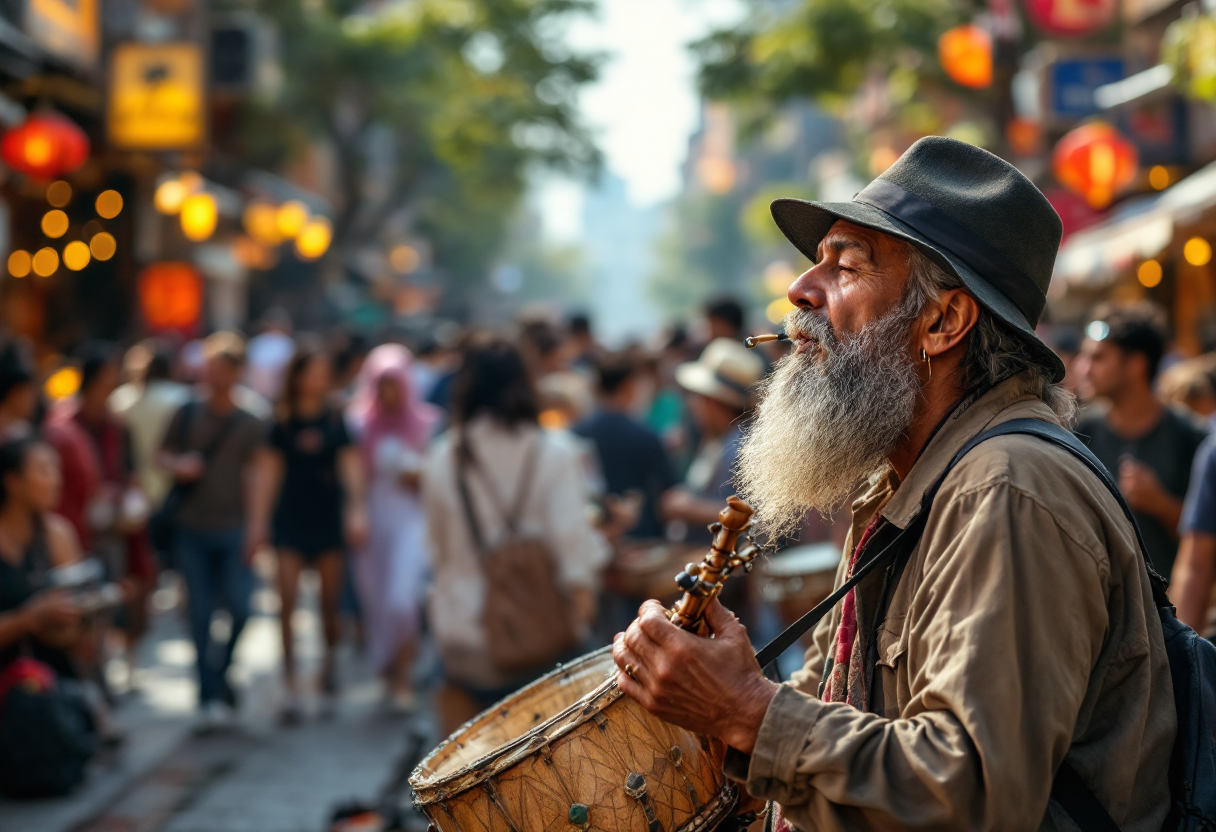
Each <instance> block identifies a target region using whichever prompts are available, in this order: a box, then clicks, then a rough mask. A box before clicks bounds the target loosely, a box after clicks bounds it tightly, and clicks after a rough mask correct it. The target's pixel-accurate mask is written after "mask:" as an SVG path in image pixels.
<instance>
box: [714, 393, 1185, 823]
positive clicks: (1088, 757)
mask: <svg viewBox="0 0 1216 832" xmlns="http://www.w3.org/2000/svg"><path fill="white" fill-rule="evenodd" d="M1025 417H1031V418H1039V419H1044V420H1050V421H1054V417H1053V415H1052V412H1051V410H1050V409H1049V408H1048V407H1047V406H1046V405H1045V404H1044V403H1043V402H1042V401H1041V400H1039V399H1038V398H1037V397H1035V396H1034V395H1032V394H1030V393H1029V390H1028V387H1027V384H1026V382H1025V380H1024V379H1022V378H1013V379H1009V380H1007V381H1005V382H1003V383H1002V384H1000V385H998V386H996V387H994V388H993V389H992V390H990V391H989V392H988V393H986V394H985V395H983V396H982V397H981V398H979V399H977V400H975V401H973V402H964V403H963V404H962V405H960V407H959V408H958V409H957V410H956V411H955V412H954V413H953V414H952V415H951V416H950V417H949V418H948V419H947V420H946V422H945V423H944V425H943V426H942V427H941V429H940V430H939V431H938V432H937V434H936V435H935V436H934V438H933V439H932V440H931V442H930V443H929V445H928V447H927V448H926V449H925V452H924V453H923V454H922V455H921V457H920V459H919V460H918V461H917V462H916V464H915V466H914V467H913V468H912V470H911V471H910V472H909V473H908V477H907V479H906V481H904V482H902V483H898V482H896V481H895V479H894V476H893V475H891V476H884V477H883V478H881V479H876V480H875V481H873V482H872V483H871V488H870V489H869V491H868V493H866V494H865V496H863V497H862V498H861V499H860V500H858V501H857V502H856V503H854V505H853V525H852V531H851V534H850V539H849V541H848V543H846V548H845V551H846V552H851V551H852V546H853V543H852V542H853V540H856V539H857V538H858V537H859V536H860V534H861V532H862V530H864V529H865V528H866V527H867V526H868V525H869V523H870V521H871V520H872V519H873V518H874V515H875V513H876V512H878V511H881V512H882V515H883V517H885V518H886V519H887V520H888V521H890V522H891V523H894V524H895V525H897V526H899V527H901V528H903V527H906V525H907V524H908V522H909V521H910V520H911V519H912V518H913V517H914V516H915V515H916V513H917V512H918V511H919V509H920V502H921V497H922V496H923V494H924V492H925V491H926V490H927V489H928V488H929V487H930V485H931V484H932V483H933V481H934V480H935V479H936V478H937V477H938V476H939V475H940V474H941V472H942V471H943V470H945V467H946V465H947V464H948V463H949V461H950V459H951V458H952V457H953V456H954V454H955V453H956V452H957V451H958V450H959V449H960V448H961V447H962V446H963V445H964V444H965V443H966V442H967V440H968V439H969V438H971V437H972V436H974V435H976V434H978V433H980V432H982V431H983V430H985V429H986V428H988V427H992V426H995V425H997V424H1000V423H1002V422H1005V421H1008V420H1010V419H1016V418H1025ZM843 573H844V566H843V564H842V566H841V569H840V571H839V572H838V574H837V585H839V584H840V583H841V582H842V580H843ZM881 584H882V578H881V577H880V576H874V577H872V578H870V579H867V581H866V582H863V584H862V585H861V587H859V597H858V621H859V622H860V623H863V629H872V627H871V626H870V622H872V621H873V619H874V611H875V609H876V608H877V600H878V598H877V596H878V594H879V593H880V592H881ZM839 615H840V613H839V607H838V608H837V610H836V611H835V612H834V614H833V615H832V616H831V620H830V621H829V620H826V619H825V620H824V621H823V622H821V623H820V625H819V626H818V627H817V628H816V629H815V631H814V634H813V640H814V646H813V647H812V648H811V649H810V650H808V651H807V654H806V662H805V665H804V667H803V669H802V671H800V672H799V673H798V674H796V675H795V677H794V678H793V679H792V680H791V681H790V682H788V683H786V684H784V685H782V686H781V688H780V690H779V692H778V693H777V696H776V697H775V698H774V699H773V701H772V704H771V705H770V706H769V708H768V711H767V713H766V715H765V718H764V722H763V725H762V727H761V729H760V734H759V737H758V739H757V742H756V747H755V751H754V753H753V754H752V756H751V757H750V759H749V758H746V757H743V756H742V755H738V756H732V757H731V758H729V759H728V761H727V773H728V775H730V776H731V777H733V778H735V779H737V780H740V781H743V782H744V783H745V784H746V786H747V790H748V791H749V792H750V793H751V794H752V795H754V796H756V797H761V798H767V799H771V800H775V801H777V802H779V803H780V804H782V806H783V809H784V813H785V817H786V818H787V819H788V820H789V821H790V822H791V824H792V825H793V826H794V827H795V828H796V829H798V830H835V829H882V830H886V829H932V830H951V829H967V830H990V829H992V830H995V829H1009V830H1033V829H1042V830H1054V829H1062V830H1067V829H1075V828H1076V827H1075V826H1074V825H1073V824H1072V823H1071V820H1070V819H1069V818H1068V817H1067V815H1065V814H1064V812H1063V811H1062V810H1061V809H1060V808H1059V806H1058V805H1056V804H1055V803H1054V802H1052V801H1049V794H1050V791H1051V781H1052V776H1053V773H1054V772H1055V770H1056V768H1057V767H1058V766H1059V764H1060V762H1061V761H1062V760H1063V759H1064V757H1065V755H1067V757H1068V760H1069V762H1070V764H1071V765H1072V766H1073V768H1075V769H1076V770H1077V772H1078V773H1079V774H1080V775H1081V778H1082V779H1083V780H1084V781H1085V782H1086V783H1087V784H1088V785H1089V786H1090V787H1091V788H1092V789H1093V791H1094V794H1095V795H1096V796H1097V798H1098V799H1099V800H1100V801H1101V802H1102V804H1103V805H1104V806H1105V807H1106V809H1107V810H1108V812H1109V813H1110V815H1111V817H1112V818H1113V819H1114V820H1115V822H1116V823H1117V824H1118V825H1119V827H1120V828H1121V829H1122V830H1123V831H1124V832H1148V830H1154V832H1155V830H1159V829H1160V828H1161V824H1162V821H1163V820H1164V817H1165V814H1166V810H1167V808H1168V786H1167V781H1166V774H1167V768H1168V762H1169V753H1170V748H1171V744H1172V742H1173V738H1174V730H1175V714H1174V703H1173V692H1172V688H1171V684H1170V676H1169V665H1168V662H1167V659H1166V654H1165V647H1164V644H1163V642H1162V635H1161V624H1160V621H1159V620H1158V618H1157V614H1156V611H1155V610H1154V608H1153V604H1152V598H1151V594H1150V588H1149V583H1148V577H1147V575H1146V573H1145V570H1144V567H1143V565H1142V562H1141V557H1140V554H1139V551H1138V550H1137V547H1136V539H1135V536H1134V534H1133V532H1132V528H1131V526H1130V525H1129V524H1128V523H1127V521H1126V520H1125V519H1124V517H1123V513H1122V511H1121V510H1120V508H1119V505H1118V503H1117V502H1116V501H1115V500H1114V498H1113V497H1111V495H1110V494H1109V493H1108V492H1107V491H1106V489H1105V488H1104V487H1103V485H1102V484H1101V483H1100V482H1099V481H1098V480H1097V479H1096V478H1095V477H1094V476H1093V474H1091V473H1090V472H1089V471H1088V470H1086V469H1085V468H1084V467H1083V466H1082V465H1081V463H1079V462H1078V461H1076V460H1075V459H1073V458H1072V457H1071V456H1070V455H1069V454H1068V453H1067V452H1066V451H1064V450H1063V449H1060V448H1057V447H1055V446H1053V445H1050V444H1048V443H1047V442H1045V441H1044V440H1042V439H1038V438H1036V437H1032V436H1005V437H997V438H995V439H991V440H988V441H986V442H984V443H982V444H981V445H979V446H978V447H977V448H975V449H974V450H972V451H971V452H970V453H969V454H968V455H967V456H966V457H965V458H964V460H963V461H962V462H960V463H959V465H958V467H957V468H955V469H954V471H953V472H951V473H950V474H949V476H948V477H947V478H946V480H945V481H944V483H943V485H942V489H941V491H940V492H939V494H938V496H937V498H936V500H935V501H934V504H933V508H932V511H931V513H930V516H929V519H928V523H927V526H926V528H925V533H924V536H923V537H922V538H921V542H920V544H919V545H918V547H917V548H916V549H915V551H914V552H913V553H912V555H911V558H910V559H909V561H908V564H907V567H906V569H905V571H904V573H903V577H902V579H901V580H900V581H899V583H898V585H897V587H896V588H895V590H894V592H893V595H892V601H891V603H890V605H889V607H888V614H887V617H886V619H885V622H884V623H883V624H881V626H879V628H878V632H877V633H876V643H877V662H878V666H877V668H876V670H877V672H876V674H875V679H874V684H873V685H872V687H871V691H870V699H869V702H870V708H871V710H872V711H874V712H873V713H867V712H862V711H859V710H856V709H854V708H852V707H850V706H848V705H845V704H842V703H825V702H822V701H820V699H819V698H818V688H819V683H820V677H821V674H822V672H823V668H824V657H825V656H826V655H828V647H829V644H830V643H831V640H832V638H833V636H834V634H835V632H836V627H837V623H838V622H839ZM861 643H862V644H864V643H866V642H865V641H863V642H861Z"/></svg>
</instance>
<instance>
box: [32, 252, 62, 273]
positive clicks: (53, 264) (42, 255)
mask: <svg viewBox="0 0 1216 832" xmlns="http://www.w3.org/2000/svg"><path fill="white" fill-rule="evenodd" d="M57 271H59V252H57V251H55V249H53V248H51V247H50V246H47V247H46V248H40V249H38V253H37V254H35V255H34V274H36V275H38V276H39V277H50V276H51V275H53V274H54V273H55V272H57Z"/></svg>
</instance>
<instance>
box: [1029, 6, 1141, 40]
mask: <svg viewBox="0 0 1216 832" xmlns="http://www.w3.org/2000/svg"><path fill="white" fill-rule="evenodd" d="M1118 11H1119V3H1118V0H1026V13H1027V14H1028V15H1029V16H1030V20H1031V22H1033V23H1034V25H1035V26H1036V27H1038V28H1039V29H1041V30H1042V31H1044V32H1047V33H1048V34H1051V35H1066V36H1071V37H1080V36H1082V35H1090V34H1093V33H1094V32H1096V31H1098V30H1099V29H1104V28H1106V27H1107V26H1109V25H1110V24H1111V23H1112V22H1113V21H1114V19H1115V14H1116V13H1117V12H1118Z"/></svg>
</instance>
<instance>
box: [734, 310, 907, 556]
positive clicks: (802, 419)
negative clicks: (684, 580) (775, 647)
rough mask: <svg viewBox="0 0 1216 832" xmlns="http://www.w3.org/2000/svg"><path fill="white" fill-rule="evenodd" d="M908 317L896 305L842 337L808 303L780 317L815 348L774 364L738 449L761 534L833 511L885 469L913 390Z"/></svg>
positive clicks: (740, 477)
mask: <svg viewBox="0 0 1216 832" xmlns="http://www.w3.org/2000/svg"><path fill="white" fill-rule="evenodd" d="M914 318H915V315H914V314H911V312H910V310H908V309H907V308H905V305H904V304H900V305H899V306H898V307H897V308H896V309H895V310H894V311H892V312H890V313H888V314H887V315H885V316H884V317H882V318H880V319H878V320H876V321H872V322H871V323H869V324H868V325H866V326H865V327H864V328H863V329H862V330H861V331H860V332H858V333H857V334H856V335H854V336H853V337H852V338H850V339H849V340H848V341H847V342H845V343H841V342H839V341H838V340H837V339H836V337H835V334H834V333H833V332H832V329H831V326H830V325H829V324H828V323H827V321H826V320H825V319H824V318H822V317H821V316H819V315H816V314H815V313H813V312H811V311H810V310H805V309H797V310H794V311H793V312H791V313H790V314H789V315H788V316H787V317H786V320H785V326H786V332H787V333H790V334H794V333H803V334H804V335H806V336H809V337H810V338H812V339H813V340H816V341H817V342H818V349H817V350H814V349H813V350H811V351H809V352H806V353H803V354H798V353H790V354H789V355H787V356H785V357H784V358H782V359H781V360H780V361H779V362H777V365H776V367H775V368H774V370H773V372H772V374H771V375H770V376H769V377H768V378H767V379H766V380H765V381H764V382H763V384H762V387H761V403H760V406H759V409H758V412H757V415H756V417H755V419H754V420H753V421H752V422H751V424H750V426H749V427H748V428H747V430H746V432H745V436H744V439H743V444H742V446H741V448H740V451H739V461H738V465H737V466H736V471H735V480H736V484H737V486H738V488H739V493H740V496H742V497H743V499H745V500H746V501H747V502H748V503H750V504H751V506H752V508H754V509H755V510H756V513H755V516H754V518H753V522H754V526H755V528H756V530H757V532H758V533H759V534H760V535H762V536H764V537H767V538H768V539H769V540H773V539H775V538H777V537H781V536H784V535H788V534H791V533H793V532H796V531H797V530H798V529H799V528H800V527H801V525H802V522H803V520H804V518H805V517H806V514H807V512H808V511H812V510H815V511H819V512H822V513H824V514H827V513H830V512H832V511H834V510H835V509H837V508H839V507H840V505H841V504H842V503H843V502H844V501H845V499H847V498H848V496H849V495H850V494H852V493H853V492H854V491H855V490H856V488H857V486H858V485H859V484H860V483H861V482H862V481H863V480H865V479H866V478H867V477H870V476H871V475H873V474H875V473H878V472H879V471H882V470H885V469H886V467H887V466H888V464H889V463H888V462H887V456H888V455H889V454H890V453H891V451H892V450H894V448H895V445H896V443H898V442H899V440H900V439H901V438H902V437H903V436H904V435H905V434H906V433H907V431H908V428H909V426H910V425H911V424H912V418H913V414H914V412H915V409H916V404H917V401H918V399H919V397H920V395H921V388H922V382H921V380H920V377H919V375H918V373H917V369H916V364H915V362H914V360H913V359H911V358H910V357H909V356H908V352H907V335H908V331H909V327H910V324H911V322H912V320H913V319H914ZM816 353H819V354H822V356H823V358H822V360H818V359H817V355H816Z"/></svg>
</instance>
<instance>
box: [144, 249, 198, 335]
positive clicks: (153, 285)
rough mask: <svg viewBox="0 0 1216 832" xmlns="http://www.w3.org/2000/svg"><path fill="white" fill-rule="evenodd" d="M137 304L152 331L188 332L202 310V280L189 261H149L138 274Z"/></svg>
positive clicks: (192, 328) (196, 323)
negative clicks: (150, 262)
mask: <svg viewBox="0 0 1216 832" xmlns="http://www.w3.org/2000/svg"><path fill="white" fill-rule="evenodd" d="M139 306H140V310H141V311H142V312H143V316H144V322H145V323H147V325H148V327H149V329H151V330H153V331H154V332H163V331H165V330H177V331H179V332H190V331H192V330H194V329H195V328H196V327H197V326H198V323H199V319H200V317H201V316H202V312H203V281H202V279H201V278H200V277H199V274H198V271H197V270H195V268H194V267H193V266H191V265H190V264H189V263H153V264H152V265H151V266H148V267H147V268H146V269H144V270H143V272H142V273H141V274H140V276H139Z"/></svg>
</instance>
